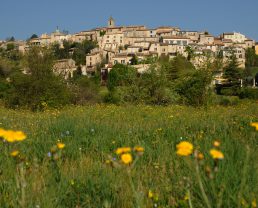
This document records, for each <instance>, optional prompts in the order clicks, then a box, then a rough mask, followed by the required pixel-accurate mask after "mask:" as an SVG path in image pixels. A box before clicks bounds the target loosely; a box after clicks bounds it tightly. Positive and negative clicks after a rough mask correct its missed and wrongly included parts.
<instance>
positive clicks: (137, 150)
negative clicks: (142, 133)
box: [134, 146, 144, 152]
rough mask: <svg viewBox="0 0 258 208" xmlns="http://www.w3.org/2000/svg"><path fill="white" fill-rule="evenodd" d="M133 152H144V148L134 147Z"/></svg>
mask: <svg viewBox="0 0 258 208" xmlns="http://www.w3.org/2000/svg"><path fill="white" fill-rule="evenodd" d="M134 151H136V152H144V148H143V147H140V146H136V147H134Z"/></svg>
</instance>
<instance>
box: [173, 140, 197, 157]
mask: <svg viewBox="0 0 258 208" xmlns="http://www.w3.org/2000/svg"><path fill="white" fill-rule="evenodd" d="M176 148H177V152H176V153H177V154H178V155H180V156H188V155H190V154H192V152H193V145H192V144H191V143H190V142H186V141H183V142H180V143H179V144H178V145H177V146H176Z"/></svg>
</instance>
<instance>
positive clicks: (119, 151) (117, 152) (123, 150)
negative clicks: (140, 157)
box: [116, 147, 131, 155]
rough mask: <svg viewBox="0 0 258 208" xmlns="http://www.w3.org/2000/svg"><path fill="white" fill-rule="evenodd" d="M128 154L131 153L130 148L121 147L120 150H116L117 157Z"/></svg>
mask: <svg viewBox="0 0 258 208" xmlns="http://www.w3.org/2000/svg"><path fill="white" fill-rule="evenodd" d="M128 152H131V148H130V147H120V148H117V150H116V154H117V155H121V154H123V153H128Z"/></svg>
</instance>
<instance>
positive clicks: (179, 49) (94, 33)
mask: <svg viewBox="0 0 258 208" xmlns="http://www.w3.org/2000/svg"><path fill="white" fill-rule="evenodd" d="M85 40H89V41H94V42H96V43H97V47H96V48H94V49H92V50H91V51H90V53H88V54H86V57H85V63H86V64H85V65H80V68H81V70H82V74H83V75H88V76H90V75H93V74H94V73H95V71H96V70H97V67H98V66H99V65H100V64H101V63H105V64H106V65H105V68H106V69H108V70H110V69H112V67H113V66H114V65H115V64H117V63H120V64H131V62H132V59H135V58H137V64H135V67H136V68H137V70H138V71H140V72H141V71H144V70H146V69H147V68H148V64H146V63H148V62H146V61H145V60H148V59H150V58H153V57H161V56H169V57H170V58H173V57H175V56H177V54H181V55H183V56H185V57H187V56H189V53H191V54H192V58H191V62H192V63H193V64H194V66H196V67H200V66H201V65H202V64H203V63H204V62H205V61H207V58H209V59H213V58H215V57H216V56H218V55H220V56H222V57H223V61H225V62H226V61H227V59H228V58H229V57H230V56H231V55H232V53H233V54H234V55H235V56H236V58H237V61H238V63H239V67H241V68H244V67H245V62H246V58H245V57H246V56H245V51H246V49H247V48H255V50H256V54H258V44H257V43H256V42H255V40H252V39H249V38H247V37H246V36H245V35H243V34H241V33H237V32H230V33H228V32H225V33H222V34H221V35H219V36H218V37H215V36H213V35H211V34H210V33H209V32H207V31H204V32H199V31H184V30H181V29H180V28H178V27H170V26H166V27H158V28H155V29H149V28H147V27H146V26H144V25H133V26H116V23H115V20H114V19H113V18H112V17H110V18H109V20H108V24H107V26H106V27H100V28H95V29H92V30H88V31H81V32H79V33H75V34H67V33H63V32H60V31H59V29H57V30H56V31H55V32H53V33H51V34H50V35H49V34H42V35H41V36H40V37H36V38H32V39H30V40H28V41H14V44H15V46H16V47H17V48H18V50H19V51H21V52H23V53H24V52H26V51H27V50H28V49H29V48H30V47H32V46H41V47H48V46H50V45H51V44H54V43H58V44H59V45H60V47H63V42H64V41H70V42H78V43H80V42H83V41H85ZM6 45H7V42H5V41H1V42H0V47H6ZM69 53H73V50H72V49H71V50H70V51H69ZM103 60H105V61H103ZM77 67H78V65H76V63H75V61H74V60H72V59H61V60H58V61H57V62H56V64H55V66H54V68H55V71H56V72H58V73H60V74H63V75H64V77H65V78H67V77H72V76H73V72H74V71H75V70H76V69H77ZM218 70H220V69H218Z"/></svg>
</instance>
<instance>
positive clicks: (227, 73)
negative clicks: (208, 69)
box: [224, 55, 242, 83]
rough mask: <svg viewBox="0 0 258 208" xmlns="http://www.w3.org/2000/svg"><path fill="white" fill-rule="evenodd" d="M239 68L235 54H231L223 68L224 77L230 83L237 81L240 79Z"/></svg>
mask: <svg viewBox="0 0 258 208" xmlns="http://www.w3.org/2000/svg"><path fill="white" fill-rule="evenodd" d="M241 75H242V73H241V70H240V68H239V63H238V61H237V58H236V56H235V55H232V56H231V58H230V60H229V63H228V64H227V66H226V67H225V69H224V78H226V79H228V80H229V81H230V82H232V83H238V82H239V79H241V77H242V76H241Z"/></svg>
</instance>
